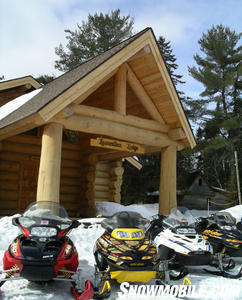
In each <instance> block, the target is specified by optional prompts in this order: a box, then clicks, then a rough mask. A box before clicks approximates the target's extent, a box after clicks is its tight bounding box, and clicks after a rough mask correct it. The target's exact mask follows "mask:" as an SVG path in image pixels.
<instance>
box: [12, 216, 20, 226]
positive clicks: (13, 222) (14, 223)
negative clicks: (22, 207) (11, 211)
mask: <svg viewBox="0 0 242 300" xmlns="http://www.w3.org/2000/svg"><path fill="white" fill-rule="evenodd" d="M12 224H13V225H14V226H19V219H18V217H15V218H13V219H12Z"/></svg>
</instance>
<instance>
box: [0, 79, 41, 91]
mask: <svg viewBox="0 0 242 300" xmlns="http://www.w3.org/2000/svg"><path fill="white" fill-rule="evenodd" d="M26 84H29V85H31V86H33V87H34V88H35V89H38V88H40V87H41V84H40V83H39V82H38V81H36V80H35V79H34V78H33V77H32V76H25V77H21V78H16V79H12V80H7V81H2V82H0V91H2V90H6V89H11V88H15V87H18V86H24V85H26Z"/></svg>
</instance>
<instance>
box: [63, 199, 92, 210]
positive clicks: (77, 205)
mask: <svg viewBox="0 0 242 300" xmlns="http://www.w3.org/2000/svg"><path fill="white" fill-rule="evenodd" d="M61 205H63V206H64V207H65V209H67V210H73V211H74V210H75V211H78V210H80V209H83V208H87V207H88V203H87V201H86V202H84V201H78V202H70V201H61Z"/></svg>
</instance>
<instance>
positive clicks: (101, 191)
mask: <svg viewBox="0 0 242 300" xmlns="http://www.w3.org/2000/svg"><path fill="white" fill-rule="evenodd" d="M89 162H90V165H89V172H88V174H87V179H88V189H87V192H86V197H87V199H88V203H89V215H95V202H98V201H112V202H117V203H120V200H121V198H120V191H121V185H122V175H123V172H124V169H123V167H122V161H121V160H120V161H102V162H100V161H99V162H95V160H94V161H91V160H90V159H89Z"/></svg>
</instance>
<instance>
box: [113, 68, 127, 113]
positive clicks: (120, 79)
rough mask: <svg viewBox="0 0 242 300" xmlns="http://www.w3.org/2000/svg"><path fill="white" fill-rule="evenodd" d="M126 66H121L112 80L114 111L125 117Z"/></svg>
mask: <svg viewBox="0 0 242 300" xmlns="http://www.w3.org/2000/svg"><path fill="white" fill-rule="evenodd" d="M126 74H127V68H126V65H122V66H121V67H120V68H119V70H118V72H117V74H116V75H115V80H114V110H115V111H116V112H118V113H120V114H121V115H126Z"/></svg>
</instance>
